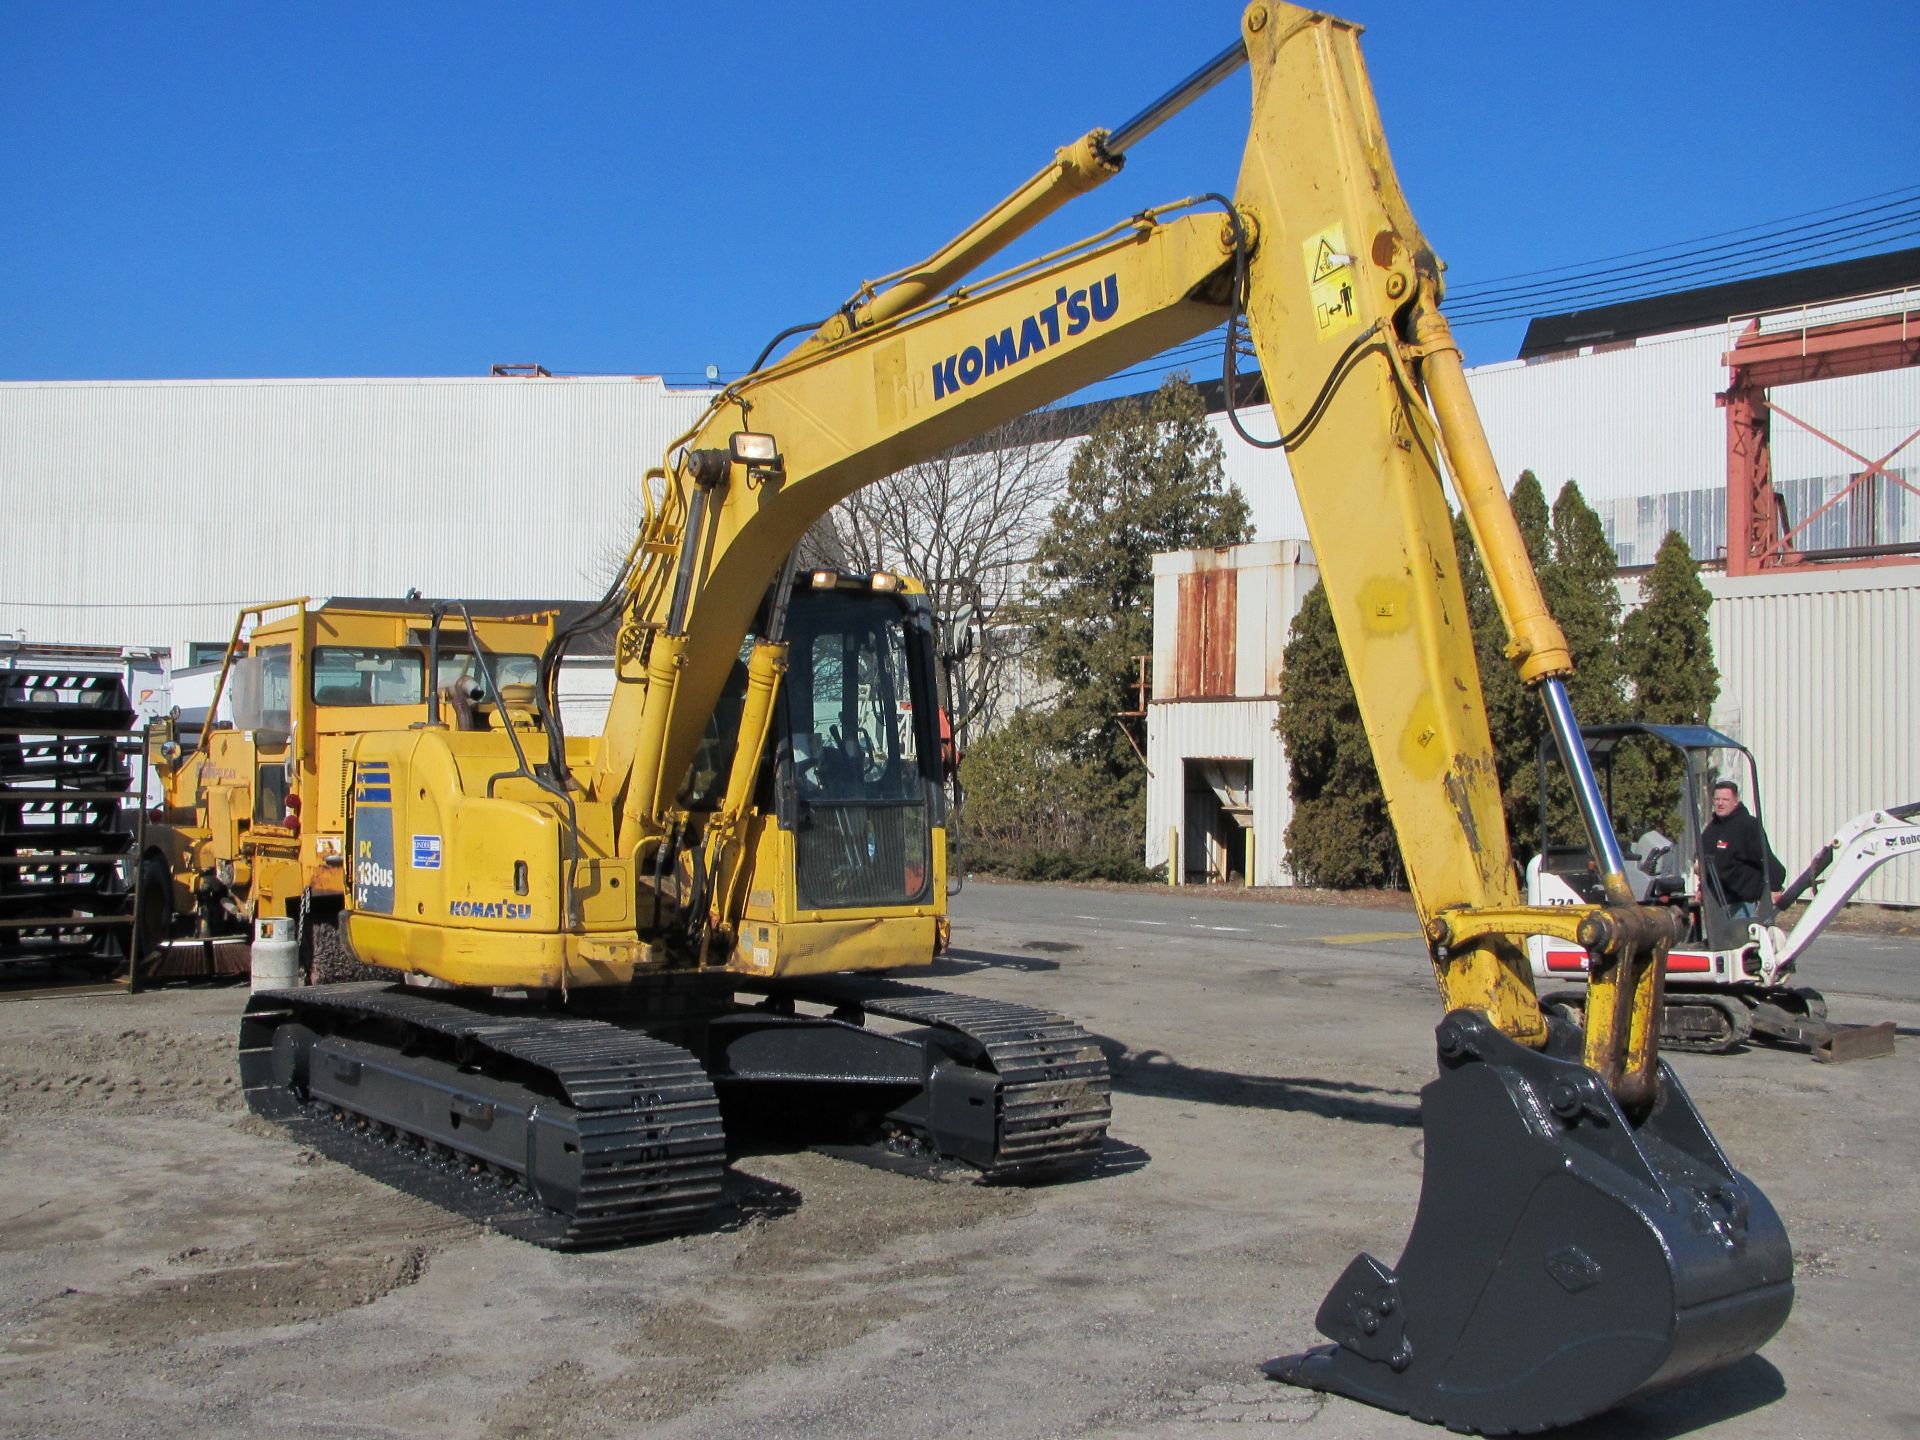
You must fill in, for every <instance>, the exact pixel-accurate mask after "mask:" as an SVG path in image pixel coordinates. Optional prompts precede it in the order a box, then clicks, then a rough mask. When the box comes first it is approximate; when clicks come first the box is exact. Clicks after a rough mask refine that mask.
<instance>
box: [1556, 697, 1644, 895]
mask: <svg viewBox="0 0 1920 1440" xmlns="http://www.w3.org/2000/svg"><path fill="white" fill-rule="evenodd" d="M1540 697H1541V699H1542V700H1543V701H1544V702H1545V704H1546V707H1547V723H1548V725H1550V726H1551V727H1552V729H1553V743H1554V746H1555V748H1556V749H1558V750H1559V752H1560V763H1561V764H1562V765H1564V766H1566V770H1567V777H1568V778H1569V779H1570V780H1572V781H1573V799H1574V804H1576V805H1577V806H1578V807H1579V809H1580V819H1581V820H1582V821H1583V822H1584V823H1585V824H1586V827H1587V840H1588V842H1589V843H1590V844H1591V845H1592V846H1593V854H1594V857H1595V859H1596V860H1597V861H1598V862H1599V865H1600V879H1601V881H1602V883H1604V884H1605V885H1606V887H1607V896H1608V898H1609V899H1613V900H1630V899H1632V898H1633V896H1632V891H1631V890H1630V889H1629V887H1628V885H1627V862H1626V857H1625V856H1623V855H1622V854H1621V853H1620V839H1619V837H1618V836H1617V835H1615V834H1614V833H1613V820H1612V818H1611V817H1610V816H1609V815H1608V814H1607V807H1606V804H1605V802H1604V801H1602V800H1601V798H1600V782H1599V781H1598V780H1596V779H1595V778H1594V774H1593V759H1592V757H1591V756H1589V755H1588V754H1587V747H1586V745H1585V743H1584V742H1583V741H1582V740H1581V738H1580V727H1579V725H1578V724H1577V723H1575V721H1574V718H1573V704H1572V702H1571V701H1569V700H1568V699H1567V687H1566V686H1565V685H1564V684H1563V683H1562V682H1561V681H1560V680H1559V678H1558V677H1555V678H1552V679H1548V680H1543V681H1542V682H1541V683H1540Z"/></svg>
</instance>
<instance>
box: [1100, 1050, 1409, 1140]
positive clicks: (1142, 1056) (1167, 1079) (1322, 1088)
mask: <svg viewBox="0 0 1920 1440" xmlns="http://www.w3.org/2000/svg"><path fill="white" fill-rule="evenodd" d="M1095 1038H1096V1039H1097V1040H1098V1041H1099V1043H1100V1048H1101V1049H1102V1050H1103V1051H1105V1052H1106V1056H1107V1068H1108V1069H1109V1070H1110V1071H1111V1072H1112V1074H1113V1088H1114V1089H1115V1090H1123V1091H1125V1092H1126V1093H1127V1094H1129V1095H1151V1096H1156V1097H1158V1098H1160V1099H1163V1100H1196V1101H1199V1102H1201V1103H1202V1104H1208V1105H1241V1106H1246V1105H1252V1106H1258V1107H1260V1108H1261V1109H1265V1110H1300V1111H1305V1112H1307V1113H1308V1114H1311V1115H1322V1116H1325V1117H1326V1118H1327V1119H1329V1120H1356V1121H1358V1122H1360V1123H1361V1124H1363V1125H1394V1126H1399V1127H1401V1128H1404V1129H1418V1128H1419V1127H1420V1100H1419V1096H1418V1094H1417V1093H1416V1092H1414V1091H1411V1090H1389V1089H1384V1088H1382V1087H1381V1086H1378V1085H1363V1084H1361V1083H1359V1082H1358V1081H1354V1080H1327V1079H1323V1078H1321V1077H1320V1076H1317V1075H1242V1074H1239V1073H1237V1072H1235V1071H1232V1070H1213V1069H1209V1068H1206V1067H1204V1066H1199V1065H1186V1064H1182V1063H1181V1062H1180V1061H1178V1060H1176V1059H1174V1058H1173V1057H1172V1056H1171V1055H1169V1054H1167V1052H1166V1051H1164V1050H1129V1049H1128V1048H1127V1047H1126V1046H1125V1045H1123V1044H1121V1043H1120V1042H1119V1041H1118V1040H1115V1039H1112V1038H1111V1037H1109V1036H1105V1035H1101V1036H1097V1037H1095Z"/></svg>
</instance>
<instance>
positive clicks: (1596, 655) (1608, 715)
mask: <svg viewBox="0 0 1920 1440" xmlns="http://www.w3.org/2000/svg"><path fill="white" fill-rule="evenodd" d="M1552 530H1553V559H1552V562H1551V563H1550V564H1548V565H1547V567H1546V569H1545V570H1544V571H1543V572H1542V574H1541V577H1540V581H1541V589H1542V590H1543V591H1544V593H1545V594H1546V597H1547V608H1548V609H1549V610H1551V611H1552V612H1553V617H1554V619H1556V620H1558V621H1559V622H1560V629H1561V630H1562V631H1563V632H1565V634H1566V637H1567V648H1568V650H1569V651H1571V652H1572V654H1573V665H1574V673H1573V678H1572V680H1570V681H1569V682H1568V684H1567V696H1568V698H1569V699H1571V700H1572V701H1573V709H1574V713H1575V714H1576V715H1578V716H1579V717H1580V718H1581V719H1582V720H1583V721H1589V720H1590V721H1603V720H1617V719H1619V718H1621V714H1622V709H1623V706H1624V703H1625V690H1624V686H1623V684H1622V679H1621V672H1620V654H1619V648H1618V642H1619V637H1620V590H1619V587H1618V586H1617V585H1616V584H1615V583H1614V575H1615V573H1616V572H1617V571H1618V570H1619V568H1620V562H1619V560H1618V558H1617V557H1616V556H1615V555H1614V553H1613V545H1612V542H1610V541H1609V540H1608V539H1607V532H1606V529H1605V527H1604V526H1602V525H1601V523H1600V517H1599V516H1598V515H1596V514H1594V512H1593V510H1592V508H1591V507H1590V506H1588V504H1587V502H1586V499H1585V498H1584V497H1583V496H1582V495H1581V494H1580V487H1579V486H1578V485H1576V484H1574V482H1573V481H1571V480H1569V481H1568V482H1567V483H1566V484H1565V485H1563V486H1562V487H1561V488H1560V494H1559V495H1558V496H1557V497H1555V499H1554V502H1553V521H1552Z"/></svg>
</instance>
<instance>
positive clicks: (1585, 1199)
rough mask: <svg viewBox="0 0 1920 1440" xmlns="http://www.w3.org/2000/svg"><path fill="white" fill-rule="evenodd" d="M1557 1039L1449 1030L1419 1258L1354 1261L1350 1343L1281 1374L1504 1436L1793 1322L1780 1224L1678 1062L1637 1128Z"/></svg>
mask: <svg viewBox="0 0 1920 1440" xmlns="http://www.w3.org/2000/svg"><path fill="white" fill-rule="evenodd" d="M1552 1028H1553V1033H1552V1036H1551V1038H1550V1040H1549V1042H1548V1045H1547V1048H1546V1049H1545V1050H1544V1051H1536V1050H1530V1049H1527V1048H1526V1047H1524V1046H1522V1045H1519V1044H1516V1043H1515V1042H1514V1041H1512V1040H1509V1039H1508V1038H1506V1037H1505V1036H1504V1035H1502V1034H1500V1032H1499V1031H1498V1030H1496V1029H1495V1028H1494V1027H1493V1025H1492V1024H1491V1023H1490V1022H1489V1021H1487V1020H1486V1018H1485V1017H1484V1016H1481V1015H1478V1014H1476V1013H1473V1012H1469V1011H1455V1012H1454V1013H1452V1014H1450V1015H1448V1016H1447V1017H1446V1018H1445V1019H1444V1020H1443V1021H1442V1022H1441V1024H1440V1027H1439V1030H1438V1032H1437V1034H1438V1040H1439V1047H1440V1076H1439V1078H1438V1079H1437V1080H1435V1081H1433V1082H1432V1083H1431V1084H1429V1085H1428V1086H1427V1087H1426V1089H1425V1090H1424V1091H1423V1092H1422V1096H1421V1111H1422V1118H1423V1122H1424V1125H1425V1129H1426V1175H1425V1179H1424V1181H1423V1183H1422V1188H1421V1194H1420V1209H1419V1212H1418V1214H1417V1215H1416V1216H1415V1219H1414V1223H1413V1232H1412V1234H1411V1235H1410V1236H1409V1237H1408V1239H1407V1246H1406V1251H1405V1253H1404V1254H1402V1255H1401V1257H1400V1263H1399V1264H1398V1265H1397V1266H1395V1267H1393V1268H1391V1269H1390V1268H1388V1267H1387V1266H1385V1265H1383V1264H1381V1263H1380V1262H1379V1261H1378V1260H1375V1259H1374V1258H1373V1257H1372V1256H1370V1255H1361V1256H1359V1257H1357V1258H1356V1259H1355V1260H1354V1262H1353V1263H1352V1264H1351V1265H1349V1266H1348V1267H1347V1269H1346V1272H1345V1273H1344V1274H1343V1275H1342V1276H1341V1277H1340V1279H1339V1281H1338V1283H1336V1284H1335V1286H1334V1287H1333V1290H1332V1291H1331V1292H1330V1293H1329V1294H1328V1296H1327V1298H1326V1300H1325V1301H1324V1302H1322V1304H1321V1306H1320V1313H1319V1316H1318V1318H1317V1321H1316V1323H1317V1325H1318V1327H1319V1329H1320V1332H1321V1333H1322V1334H1323V1335H1325V1336H1327V1337H1328V1338H1329V1339H1331V1340H1333V1341H1335V1342H1336V1343H1335V1344H1333V1345H1328V1346H1321V1347H1318V1348H1316V1349H1313V1350H1309V1351H1307V1352H1306V1353H1305V1354H1302V1355H1292V1356H1288V1357H1285V1358H1283V1359H1280V1360H1275V1361H1273V1362H1271V1363H1270V1364H1269V1365H1268V1366H1267V1367H1266V1370H1267V1373H1268V1374H1269V1375H1271V1376H1273V1377H1274V1378H1275V1379H1279V1380H1285V1381H1288V1382H1290V1383H1292V1384H1295V1385H1304V1386H1308V1387H1311V1388H1313V1389H1316V1390H1325V1391H1330V1392H1332V1393H1333V1394H1337V1395H1346V1396H1349V1397H1351V1398H1353V1399H1355V1400H1360V1401H1364V1402H1365V1403H1367V1404H1369V1405H1375V1406H1379V1407H1380V1408H1382V1409H1386V1410H1394V1411H1399V1412H1401V1413H1403V1414H1407V1415H1411V1416H1413V1417H1414V1418H1416V1419H1419V1420H1425V1421H1428V1422H1434V1423H1439V1424H1442V1425H1445V1426H1447V1427H1448V1428H1449V1429H1453V1430H1472V1431H1479V1432H1481V1433H1484V1434H1490V1435H1498V1434H1507V1433H1514V1432H1528V1431H1535V1430H1544V1429H1549V1428H1551V1427H1553V1426H1556V1425H1565V1424H1570V1423H1572V1422H1573V1421H1576V1420H1580V1419H1583V1418H1585V1417H1587V1416H1590V1415H1595V1414H1598V1413H1599V1412H1601V1411H1603V1410H1607V1409H1610V1408H1612V1407H1613V1406H1616V1405H1619V1404H1621V1403H1622V1402H1624V1401H1626V1400H1628V1399H1630V1398H1632V1397H1634V1396H1637V1395H1641V1394H1644V1393H1646V1392H1648V1391H1651V1390H1655V1389H1660V1388H1664V1387H1666V1386H1669V1385H1674V1384H1678V1383H1680V1382H1681V1381H1684V1380H1687V1379H1690V1378H1692V1377H1694V1376H1697V1375H1701V1374H1704V1373H1706V1372H1708V1371H1711V1370H1715V1369H1719V1368H1721V1367H1723V1366H1726V1365H1731V1364H1733V1363H1735V1362H1736V1361H1739V1360H1741V1359H1744V1358H1745V1357H1746V1356H1748V1355H1750V1354H1752V1353H1753V1352H1754V1351H1755V1350H1757V1349H1759V1347H1760V1346H1761V1345H1763V1344H1765V1343H1766V1341H1767V1340H1768V1338H1769V1337H1771V1336H1772V1335H1773V1333H1774V1332H1775V1331H1776V1330H1778V1329H1779V1328H1780V1326H1781V1324H1782V1323H1783V1322H1784V1321H1785V1320H1786V1318H1787V1312H1788V1310H1789V1309H1790V1308H1791V1307H1792V1304H1793V1254H1792V1251H1791V1249H1790V1248H1789V1246H1788V1243H1787V1235H1786V1230H1785V1229H1784V1227H1783V1226H1782V1225H1781V1223H1780V1219H1779V1217H1778V1216H1777V1215H1775V1214H1774V1211H1773V1207H1772V1206H1771V1205H1769V1204H1768V1203H1767V1199H1766V1197H1765V1196H1764V1195H1762V1194H1761V1193H1760V1191H1759V1190H1758V1189H1756V1188H1755V1187H1754V1185H1753V1183H1752V1182H1751V1181H1749V1180H1748V1179H1747V1178H1746V1177H1745V1176H1744V1175H1742V1174H1740V1173H1739V1172H1738V1171H1736V1170H1735V1169H1734V1168H1733V1167H1732V1166H1731V1165H1729V1164H1728V1163H1727V1158H1726V1156H1725V1155H1723V1154H1722V1153H1721V1151H1720V1147H1719V1146H1718V1145H1717V1144H1716V1143H1715V1141H1714V1139H1713V1136H1712V1135H1711V1134H1710V1133H1709V1132H1708V1130H1707V1128H1706V1126H1705V1125H1704V1124H1703V1123H1702V1122H1701V1120H1700V1117H1699V1114H1698V1113H1697V1112H1696V1111H1695V1110H1694V1108H1693V1104H1692V1102H1691V1101H1690V1100H1689V1099H1688V1098H1687V1095H1686V1092H1685V1091H1684V1090H1683V1089H1681V1087H1680V1082H1679V1081H1678V1080H1677V1079H1675V1078H1674V1076H1673V1074H1672V1072H1671V1071H1669V1070H1667V1069H1666V1067H1665V1066H1662V1067H1661V1073H1660V1098H1659V1099H1658V1101H1657V1102H1656V1103H1655V1105H1654V1107H1653V1110H1652V1112H1651V1113H1650V1114H1649V1115H1648V1117H1647V1118H1646V1119H1645V1120H1644V1121H1642V1122H1641V1123H1640V1124H1638V1125H1634V1124H1632V1123H1630V1122H1629V1121H1628V1120H1627V1118H1626V1116H1625V1115H1624V1114H1623V1113H1622V1112H1621V1109H1620V1107H1619V1105H1618V1104H1617V1103H1616V1102H1615V1100H1614V1098H1613V1096H1612V1095H1611V1094H1610V1093H1609V1091H1608V1090H1607V1087H1606V1086H1605V1085H1604V1084H1603V1083H1602V1082H1601V1080H1600V1077H1599V1076H1598V1075H1597V1074H1596V1073H1595V1072H1594V1071H1592V1070H1590V1069H1588V1068H1587V1067H1586V1066H1585V1065H1584V1064H1582V1063H1581V1060H1580V1044H1579V1036H1578V1034H1577V1033H1575V1032H1574V1031H1572V1030H1571V1029H1570V1027H1567V1026H1565V1025H1564V1024H1563V1023H1562V1022H1559V1021H1557V1020H1556V1021H1555V1022H1554V1023H1553V1027H1552Z"/></svg>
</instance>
